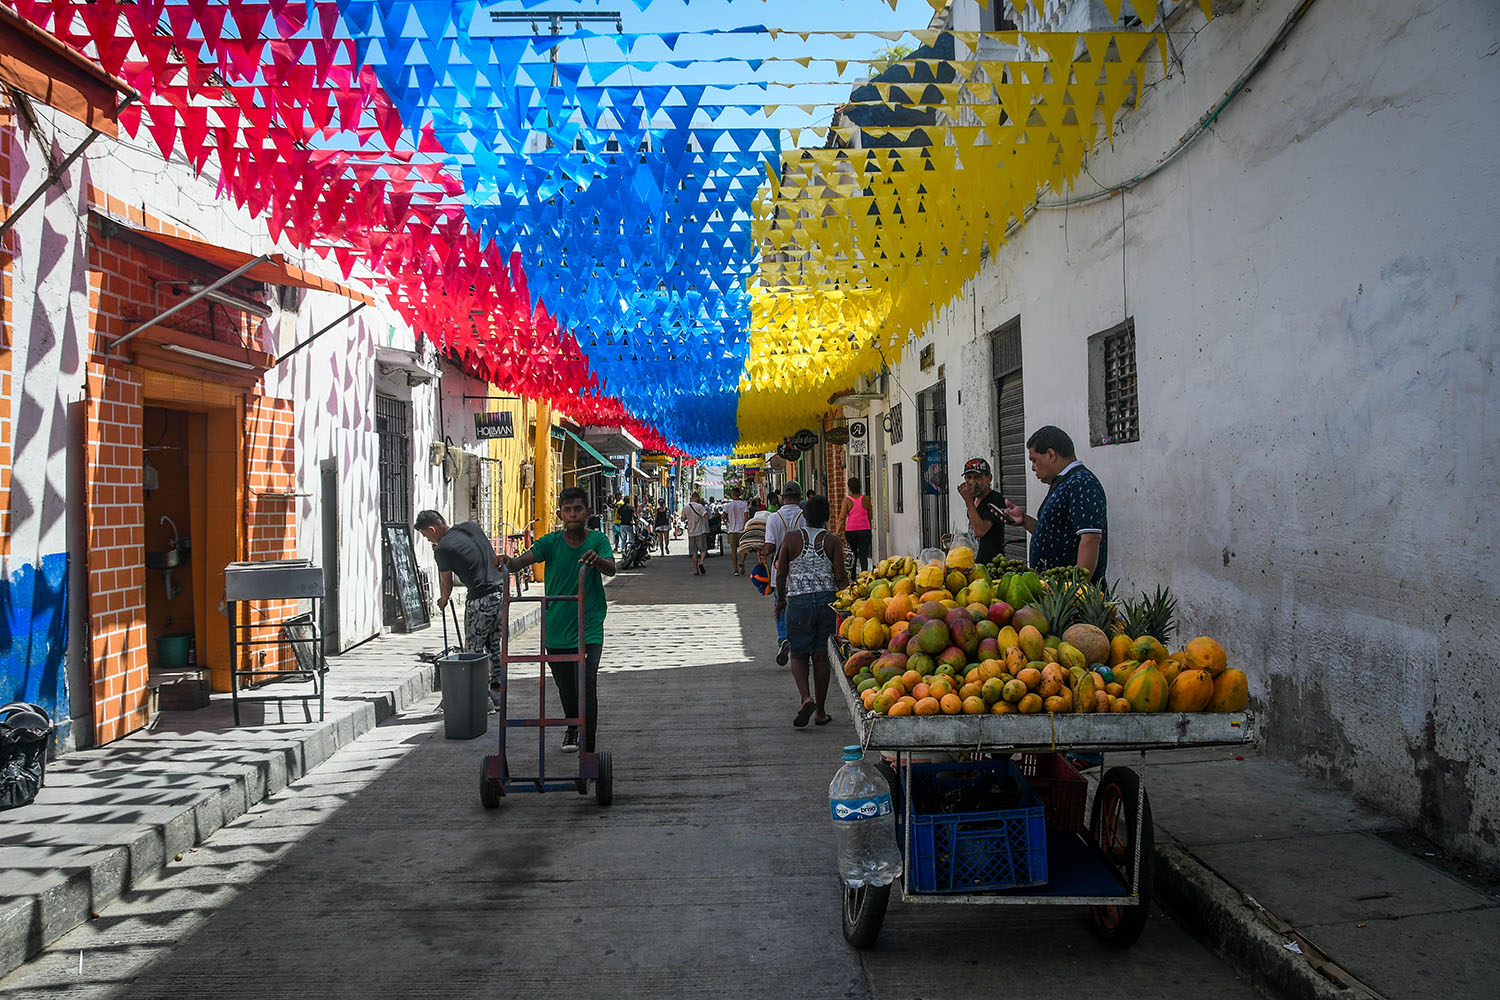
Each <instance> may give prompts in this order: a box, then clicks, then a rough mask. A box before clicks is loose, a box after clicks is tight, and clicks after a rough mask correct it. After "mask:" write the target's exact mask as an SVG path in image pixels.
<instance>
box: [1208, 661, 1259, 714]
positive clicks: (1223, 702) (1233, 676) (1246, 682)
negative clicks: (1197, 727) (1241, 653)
mask: <svg viewBox="0 0 1500 1000" xmlns="http://www.w3.org/2000/svg"><path fill="white" fill-rule="evenodd" d="M1211 672H1212V671H1210V673H1211ZM1249 700H1250V679H1249V678H1248V677H1246V676H1245V672H1244V671H1243V670H1235V669H1233V668H1232V667H1231V668H1227V669H1225V670H1224V671H1223V672H1222V673H1220V674H1219V676H1217V677H1215V678H1214V696H1213V697H1212V698H1210V699H1209V702H1208V711H1210V712H1241V711H1244V709H1245V704H1246V703H1247V702H1248V701H1249Z"/></svg>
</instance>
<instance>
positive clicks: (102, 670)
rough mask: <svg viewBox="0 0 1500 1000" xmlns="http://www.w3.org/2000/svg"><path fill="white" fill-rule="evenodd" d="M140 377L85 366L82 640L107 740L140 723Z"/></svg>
mask: <svg viewBox="0 0 1500 1000" xmlns="http://www.w3.org/2000/svg"><path fill="white" fill-rule="evenodd" d="M141 398H142V397H141V380H140V376H139V374H138V373H136V372H134V371H132V370H131V369H129V368H127V367H125V366H123V365H118V364H109V365H103V364H98V363H91V364H90V365H89V366H88V404H87V410H86V431H85V433H86V445H85V448H86V452H87V465H86V469H87V472H86V475H87V485H86V491H87V499H88V503H87V512H86V520H85V524H86V526H87V532H88V553H87V556H86V558H87V565H88V579H89V609H88V610H89V644H90V650H89V651H90V661H91V666H92V682H93V701H94V734H95V739H96V742H98V743H100V744H104V743H108V742H110V741H112V740H115V739H118V738H119V737H121V736H123V735H125V734H126V733H129V732H133V731H134V730H136V729H139V728H141V727H142V726H144V725H145V724H146V721H147V714H148V696H147V691H146V679H147V658H146V591H145V582H146V575H145V574H146V571H145V567H144V564H145V559H146V546H145V525H144V524H143V523H142V518H143V513H142V511H143V506H142V502H143V499H144V498H143V497H142V495H141Z"/></svg>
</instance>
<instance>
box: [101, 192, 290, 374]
mask: <svg viewBox="0 0 1500 1000" xmlns="http://www.w3.org/2000/svg"><path fill="white" fill-rule="evenodd" d="M91 192H92V195H93V198H94V200H95V203H96V204H97V205H98V206H99V207H102V208H105V209H106V210H107V211H108V212H109V213H110V214H111V215H115V216H118V217H119V219H120V220H121V221H122V222H128V223H129V224H130V225H131V226H132V227H135V228H139V229H146V230H150V231H153V232H162V233H167V234H168V235H172V236H187V235H188V233H187V232H186V230H182V229H179V228H177V227H176V226H172V225H168V224H163V223H161V222H160V221H159V220H157V219H154V218H152V217H150V216H148V215H146V214H145V213H144V212H142V211H141V210H140V209H138V208H136V207H134V206H133V205H126V204H124V203H123V202H121V201H120V200H119V199H117V198H112V197H109V196H107V195H104V194H102V193H101V192H99V191H97V190H94V189H91ZM89 270H90V271H91V272H94V273H97V274H98V275H99V277H100V282H99V298H98V302H97V304H93V303H91V305H93V306H94V308H95V309H96V310H97V322H96V324H95V327H94V329H95V332H96V333H104V334H108V335H109V340H105V341H101V342H98V343H95V344H94V345H93V348H94V350H100V351H102V350H103V349H104V345H105V344H107V343H109V342H111V341H112V340H113V339H114V338H115V337H118V336H120V335H122V334H125V333H127V332H129V331H130V330H131V329H133V328H135V327H136V326H137V325H138V324H140V323H142V322H144V321H146V320H148V319H150V318H151V317H152V316H154V315H156V314H157V313H160V312H161V311H163V310H165V309H167V308H169V307H170V306H173V305H176V304H177V303H178V302H181V301H182V300H183V299H184V298H186V297H187V294H188V293H187V291H186V287H187V285H188V284H190V283H192V282H203V281H208V280H210V279H209V278H207V277H206V276H205V274H204V272H202V271H196V270H192V269H190V268H187V267H184V266H182V265H180V264H178V263H176V262H175V261H172V260H168V259H166V258H164V257H161V256H159V255H157V254H155V253H151V252H148V251H147V250H145V249H142V248H141V247H138V246H135V245H134V244H132V243H128V242H126V241H125V240H123V239H120V238H118V237H106V236H105V235H104V233H103V231H102V227H101V225H100V223H99V220H98V218H96V217H90V219H89ZM252 287H253V286H251V285H247V284H244V283H242V282H241V283H236V288H238V290H239V293H240V294H241V295H244V296H246V297H253V296H251V294H250V289H251V288H252ZM232 290H233V289H232ZM260 322H261V321H260V319H259V318H257V317H255V316H252V315H250V314H249V313H239V312H237V311H232V310H226V309H224V308H222V307H218V306H214V305H213V304H211V303H208V302H204V301H203V300H199V301H198V302H195V303H194V304H192V305H190V306H188V307H187V308H185V309H183V310H182V311H181V312H179V313H177V314H175V315H173V316H171V317H169V318H168V319H167V320H166V322H165V323H164V324H163V325H164V326H169V327H171V328H172V329H174V330H181V331H183V332H184V333H191V334H195V335H197V336H201V337H209V338H212V339H214V340H217V341H220V342H222V343H229V344H242V343H253V340H252V339H251V338H252V336H253V335H254V333H255V332H256V330H257V329H258V328H259V324H260Z"/></svg>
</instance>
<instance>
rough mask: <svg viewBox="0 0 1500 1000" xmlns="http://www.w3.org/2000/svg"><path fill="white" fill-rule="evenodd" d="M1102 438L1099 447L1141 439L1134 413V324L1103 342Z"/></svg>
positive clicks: (1137, 415) (1135, 413) (1138, 419)
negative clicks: (1103, 436) (1103, 437)
mask: <svg viewBox="0 0 1500 1000" xmlns="http://www.w3.org/2000/svg"><path fill="white" fill-rule="evenodd" d="M1104 434H1105V440H1104V441H1102V442H1101V444H1122V443H1124V442H1126V441H1139V440H1140V439H1141V429H1140V418H1139V414H1138V412H1137V410H1136V381H1135V323H1134V322H1130V323H1127V324H1125V326H1123V327H1122V328H1120V329H1118V330H1116V331H1114V332H1113V333H1110V334H1109V335H1107V336H1106V337H1105V338H1104Z"/></svg>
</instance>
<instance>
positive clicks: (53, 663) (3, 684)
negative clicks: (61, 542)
mask: <svg viewBox="0 0 1500 1000" xmlns="http://www.w3.org/2000/svg"><path fill="white" fill-rule="evenodd" d="M67 655H68V554H67V553H66V552H58V553H56V554H55V555H50V556H45V557H43V559H42V562H41V565H40V566H33V565H31V564H29V563H28V564H27V565H24V566H22V567H21V568H20V569H18V570H15V571H14V572H12V573H11V574H10V577H9V578H8V579H6V580H4V581H3V582H0V704H4V703H5V702H8V701H29V702H34V703H35V704H38V705H41V706H42V707H43V708H45V709H46V710H47V711H48V712H51V713H52V717H53V719H55V720H56V721H57V722H59V723H60V724H64V725H65V724H66V723H67V720H68V678H67V667H66V664H67Z"/></svg>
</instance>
